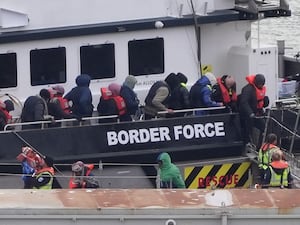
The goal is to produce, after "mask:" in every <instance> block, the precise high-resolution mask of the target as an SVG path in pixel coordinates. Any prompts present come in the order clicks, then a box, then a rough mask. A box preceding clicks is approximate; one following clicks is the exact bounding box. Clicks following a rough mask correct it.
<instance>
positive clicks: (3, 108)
mask: <svg viewBox="0 0 300 225" xmlns="http://www.w3.org/2000/svg"><path fill="white" fill-rule="evenodd" d="M13 110H15V107H14V103H13V102H12V101H11V100H9V99H7V100H5V101H4V102H2V101H1V100H0V130H4V127H5V126H6V125H7V124H9V123H11V122H12V115H11V114H10V112H11V111H13Z"/></svg>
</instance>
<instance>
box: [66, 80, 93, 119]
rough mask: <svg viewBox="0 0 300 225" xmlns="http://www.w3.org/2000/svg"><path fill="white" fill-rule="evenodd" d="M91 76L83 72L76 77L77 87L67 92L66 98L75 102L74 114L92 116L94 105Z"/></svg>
mask: <svg viewBox="0 0 300 225" xmlns="http://www.w3.org/2000/svg"><path fill="white" fill-rule="evenodd" d="M90 81H91V78H90V76H89V75H86V74H81V75H79V76H77V78H76V84H77V87H75V88H73V89H72V90H71V91H70V92H69V93H67V94H66V95H65V96H64V98H66V99H67V100H69V101H72V102H73V106H72V108H71V110H72V114H75V115H77V116H79V117H89V116H92V113H93V110H94V106H93V104H92V93H91V90H90V88H89V85H90Z"/></svg>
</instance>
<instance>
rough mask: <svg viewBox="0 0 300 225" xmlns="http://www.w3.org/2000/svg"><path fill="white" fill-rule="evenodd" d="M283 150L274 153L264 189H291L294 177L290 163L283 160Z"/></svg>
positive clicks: (267, 171)
mask: <svg viewBox="0 0 300 225" xmlns="http://www.w3.org/2000/svg"><path fill="white" fill-rule="evenodd" d="M282 156H283V153H282V151H281V150H276V151H273V153H272V162H271V163H270V165H269V166H268V168H267V170H266V174H265V181H264V183H263V186H262V187H263V188H268V187H273V188H275V187H277V188H291V187H292V176H291V171H290V167H289V165H288V163H287V162H286V161H285V160H283V159H282Z"/></svg>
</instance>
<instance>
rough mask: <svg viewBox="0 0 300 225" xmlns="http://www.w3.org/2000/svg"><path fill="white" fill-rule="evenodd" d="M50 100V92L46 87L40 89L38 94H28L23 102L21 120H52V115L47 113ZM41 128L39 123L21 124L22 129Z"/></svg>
mask: <svg viewBox="0 0 300 225" xmlns="http://www.w3.org/2000/svg"><path fill="white" fill-rule="evenodd" d="M49 101H50V92H49V90H47V89H42V90H41V91H40V93H39V95H36V96H29V97H28V98H27V99H26V100H25V103H24V106H23V109H22V113H21V122H22V123H24V122H34V121H43V120H53V117H52V116H50V115H49V113H48V106H47V104H48V102H49ZM34 128H41V125H40V124H31V125H23V126H22V129H34Z"/></svg>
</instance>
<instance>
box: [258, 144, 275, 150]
mask: <svg viewBox="0 0 300 225" xmlns="http://www.w3.org/2000/svg"><path fill="white" fill-rule="evenodd" d="M276 147H277V146H276V145H274V144H270V143H265V144H263V145H262V146H261V150H262V151H263V152H265V151H267V150H268V149H271V148H276Z"/></svg>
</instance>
